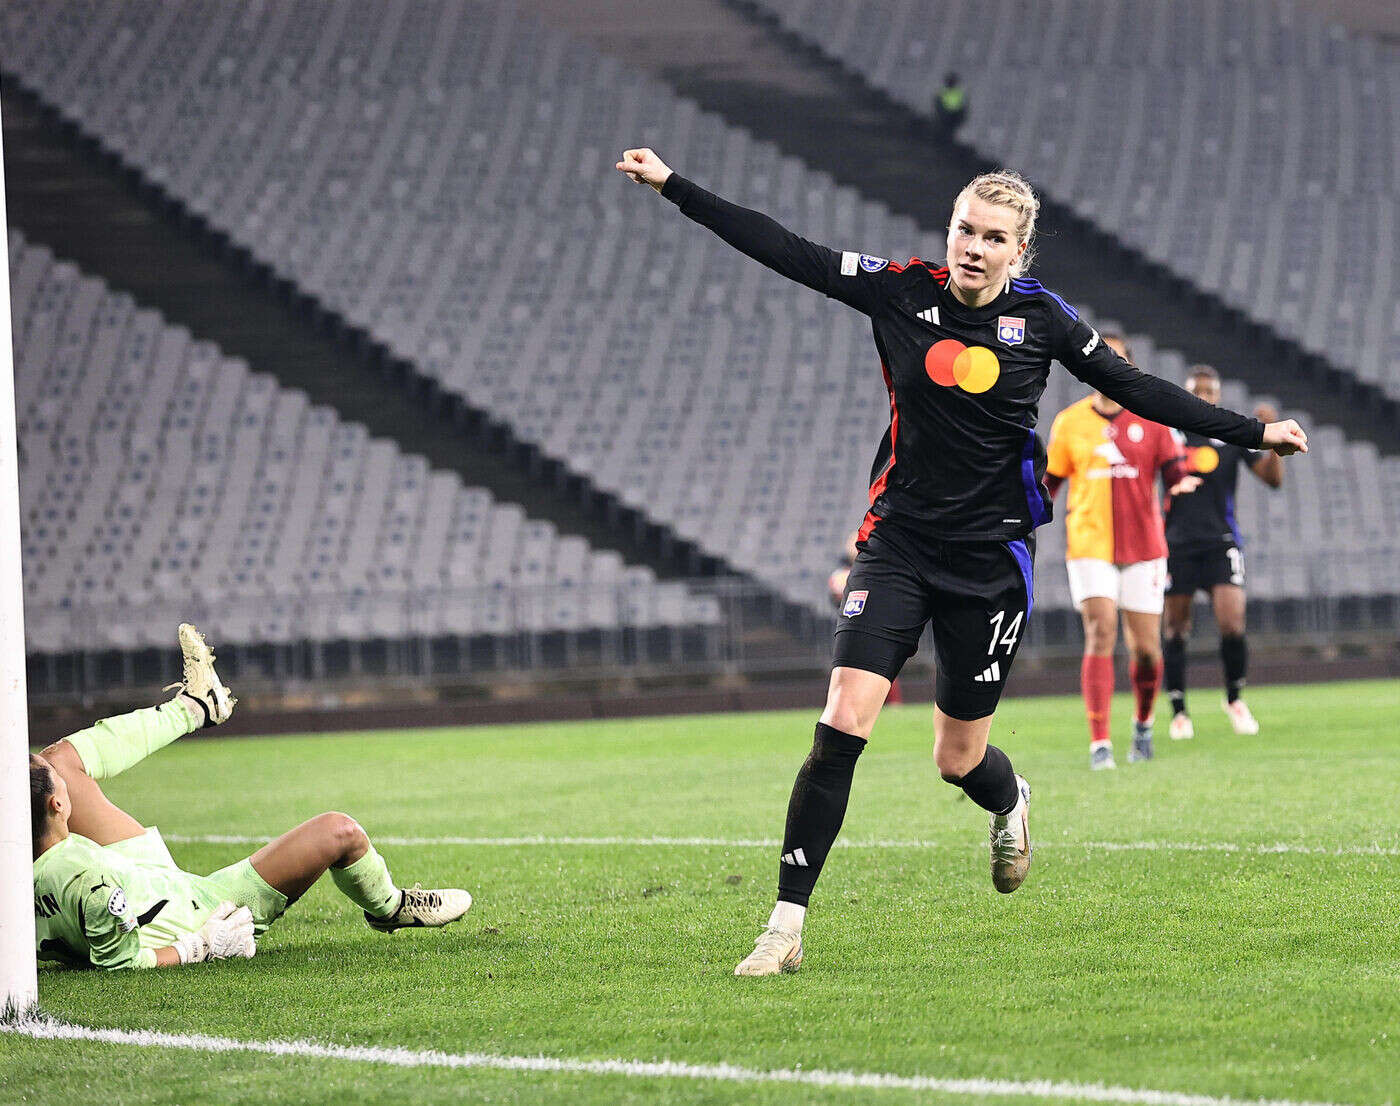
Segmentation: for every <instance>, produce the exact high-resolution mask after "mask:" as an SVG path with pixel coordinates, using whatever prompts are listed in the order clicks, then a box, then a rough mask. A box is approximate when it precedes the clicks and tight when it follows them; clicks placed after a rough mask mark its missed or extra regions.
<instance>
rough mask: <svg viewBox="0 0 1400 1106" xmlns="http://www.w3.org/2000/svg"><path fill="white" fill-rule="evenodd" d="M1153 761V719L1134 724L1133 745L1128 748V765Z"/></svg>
mask: <svg viewBox="0 0 1400 1106" xmlns="http://www.w3.org/2000/svg"><path fill="white" fill-rule="evenodd" d="M1151 759H1152V719H1150V718H1149V719H1148V720H1147V721H1146V722H1138V721H1136V720H1134V722H1133V743H1132V744H1131V745H1129V746H1128V763H1129V764H1137V763H1138V762H1139V761H1144V760H1151Z"/></svg>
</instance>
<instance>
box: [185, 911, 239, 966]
mask: <svg viewBox="0 0 1400 1106" xmlns="http://www.w3.org/2000/svg"><path fill="white" fill-rule="evenodd" d="M172 947H173V948H174V949H175V954H176V955H177V956H178V957H179V958H180V963H181V964H198V963H201V962H202V961H205V960H227V959H229V958H231V957H234V956H241V957H244V958H245V959H248V960H251V959H252V957H253V953H255V952H256V951H257V946H256V945H255V944H254V943H253V914H252V911H250V910H249V909H248V908H247V907H246V906H234V905H233V903H231V902H221V903H220V904H219V905H218V906H216V907H215V908H214V913H212V914H210V915H209V920H208V921H207V922H205V923H204V925H203V926H201V927H200V928H199V930H198V931H196V932H194V933H186V934H185V935H184V936H183V937H181V938H180V939H179V940H177V941H176V942H175V944H174V945H173V946H172Z"/></svg>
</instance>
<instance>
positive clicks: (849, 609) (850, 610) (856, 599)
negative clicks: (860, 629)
mask: <svg viewBox="0 0 1400 1106" xmlns="http://www.w3.org/2000/svg"><path fill="white" fill-rule="evenodd" d="M869 597H870V592H869V591H853V592H851V594H850V595H848V596H846V605H845V606H844V607H842V608H841V613H842V614H843V615H845V616H846V617H847V618H855V616H856V615H858V614H860V612H861V611H863V610H865V601H866V599H868V598H869Z"/></svg>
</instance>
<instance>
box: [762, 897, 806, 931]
mask: <svg viewBox="0 0 1400 1106" xmlns="http://www.w3.org/2000/svg"><path fill="white" fill-rule="evenodd" d="M805 917H807V908H806V907H805V906H798V905H797V904H796V903H795V902H782V901H781V900H780V901H779V902H778V903H777V905H776V906H774V907H773V913H772V914H770V915H768V925H769V926H770V927H772V926H777V927H778V928H779V929H790V930H792V931H793V932H795V933H801V932H802V919H804V918H805Z"/></svg>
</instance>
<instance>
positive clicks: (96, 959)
mask: <svg viewBox="0 0 1400 1106" xmlns="http://www.w3.org/2000/svg"><path fill="white" fill-rule="evenodd" d="M224 897H225V896H224V894H223V893H222V891H221V888H220V887H219V886H218V885H217V884H216V883H215V882H214V881H213V880H211V879H210V878H209V877H208V876H196V875H191V874H190V873H189V872H185V871H181V870H180V869H179V868H177V867H176V866H175V862H174V861H173V860H172V859H171V858H170V853H169V850H167V849H166V847H165V842H164V841H163V840H162V839H161V837H160V833H159V831H157V830H155V829H149V830H147V831H146V833H145V834H144V835H142V836H141V837H136V838H132V839H131V840H128V841H118V842H116V843H115V844H112V845H105V846H104V845H98V844H97V843H96V842H94V841H90V840H89V839H88V838H86V837H82V836H80V835H79V834H76V833H71V834H69V835H68V836H67V837H66V838H65V839H64V840H62V841H60V842H59V843H58V844H57V845H54V846H53V847H52V848H50V849H48V850H47V851H46V852H44V853H43V854H42V855H41V856H39V858H38V859H36V860H35V861H34V923H35V929H36V931H37V932H36V943H37V946H38V953H39V959H40V960H61V961H64V962H65V963H68V964H72V965H75V966H79V967H89V966H91V967H97V968H108V969H114V968H153V967H155V963H156V954H155V950H156V949H159V948H164V947H166V946H167V945H171V944H174V943H175V940H176V939H177V938H179V937H181V936H183V935H184V934H186V933H193V932H194V931H195V930H197V929H199V927H200V926H202V925H203V924H204V923H205V921H207V920H208V918H209V914H210V913H211V912H212V911H213V909H214V907H215V906H217V905H218V904H219V902H220V901H221V900H222V899H223V898H224ZM284 901H285V900H284Z"/></svg>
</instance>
